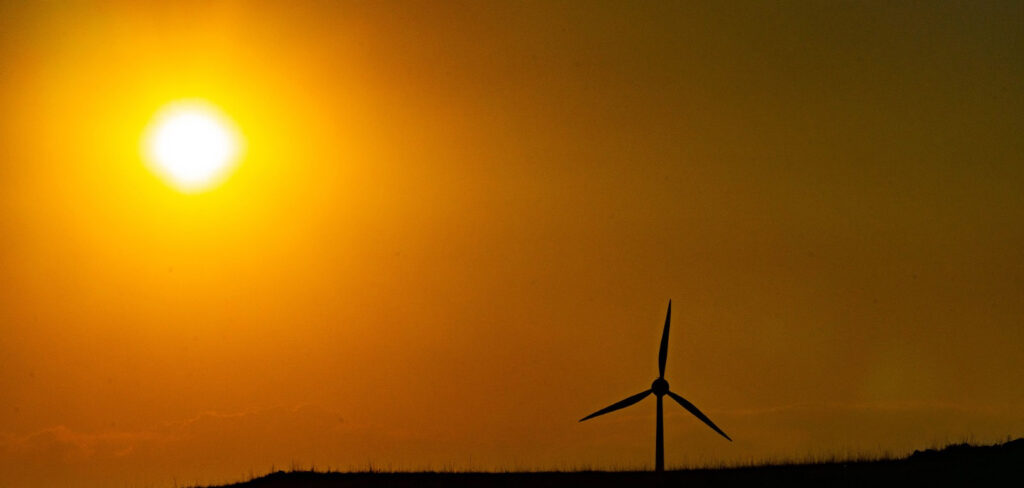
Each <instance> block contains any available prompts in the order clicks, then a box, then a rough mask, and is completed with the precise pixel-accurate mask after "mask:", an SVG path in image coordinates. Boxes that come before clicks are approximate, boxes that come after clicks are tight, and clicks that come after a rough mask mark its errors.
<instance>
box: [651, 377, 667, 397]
mask: <svg viewBox="0 0 1024 488" xmlns="http://www.w3.org/2000/svg"><path fill="white" fill-rule="evenodd" d="M651 391H652V392H654V394H655V395H658V396H665V394H666V393H668V381H665V378H658V379H656V380H654V383H651Z"/></svg>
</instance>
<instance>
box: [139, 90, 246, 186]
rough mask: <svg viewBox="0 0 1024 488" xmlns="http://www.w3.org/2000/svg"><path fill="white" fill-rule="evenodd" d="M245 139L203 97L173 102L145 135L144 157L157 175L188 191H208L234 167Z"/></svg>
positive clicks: (227, 119) (159, 115)
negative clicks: (201, 98)
mask: <svg viewBox="0 0 1024 488" xmlns="http://www.w3.org/2000/svg"><path fill="white" fill-rule="evenodd" d="M241 147H242V138H241V136H240V134H239V132H238V130H237V129H236V128H235V126H234V124H233V123H232V122H231V120H230V119H229V118H228V117H227V116H226V115H224V114H223V113H222V112H221V111H220V110H218V109H217V107H215V106H213V105H212V104H210V103H207V102H205V101H202V100H183V101H178V102H174V103H171V104H169V105H167V106H166V107H164V108H163V109H161V110H160V111H159V112H157V114H156V115H155V116H154V118H153V121H152V122H151V123H150V125H149V127H148V128H147V129H146V132H145V134H144V135H143V144H142V148H143V153H144V157H145V159H146V161H147V163H148V164H149V166H150V168H152V169H153V170H154V171H155V172H156V173H157V174H159V175H160V176H161V177H163V178H164V179H165V180H166V181H167V182H168V183H170V184H171V185H173V186H174V187H176V188H178V189H179V190H181V191H183V192H186V193H195V192H200V191H203V190H207V189H209V188H211V187H213V186H214V185H216V184H217V183H220V182H221V181H222V180H223V179H224V178H225V177H227V176H228V174H229V173H230V172H231V170H232V169H234V167H235V165H236V163H237V161H238V157H239V153H240V152H241Z"/></svg>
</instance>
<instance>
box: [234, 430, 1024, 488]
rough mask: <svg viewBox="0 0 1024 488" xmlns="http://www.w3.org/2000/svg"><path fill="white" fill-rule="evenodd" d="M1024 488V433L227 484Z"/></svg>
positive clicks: (301, 475) (280, 475)
mask: <svg viewBox="0 0 1024 488" xmlns="http://www.w3.org/2000/svg"><path fill="white" fill-rule="evenodd" d="M994 485H1008V486H1024V438H1021V439H1017V440H1014V441H1011V442H1007V443H1004V444H998V445H992V446H971V445H968V444H958V445H951V446H948V447H946V448H944V449H941V450H934V449H929V450H926V451H916V452H914V453H913V454H912V455H910V456H908V457H906V458H902V459H887V460H875V461H851V462H827V463H807V464H785V465H765V466H750V467H738V468H723V469H688V470H678V471H669V472H666V473H664V474H661V475H658V474H655V473H651V472H636V471H632V472H630V471H576V472H509V473H438V472H417V473H412V472H394V473H376V472H361V473H321V472H311V471H293V472H284V471H278V472H275V473H271V474H268V475H266V476H263V477H260V478H256V479H252V480H249V481H246V482H242V483H235V484H232V485H226V486H224V487H221V488H295V487H303V488H370V487H393V488H404V487H409V488H412V487H417V488H419V487H457V488H459V487H466V488H476V487H480V488H484V487H488V488H490V487H509V488H511V487H530V488H544V487H565V486H588V487H604V486H623V487H625V486H713V487H728V486H758V487H787V488H792V487H802V486H808V487H810V486H815V487H817V486H872V487H876V486H891V487H926V486H927V487H933V486H994Z"/></svg>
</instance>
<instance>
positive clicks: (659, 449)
mask: <svg viewBox="0 0 1024 488" xmlns="http://www.w3.org/2000/svg"><path fill="white" fill-rule="evenodd" d="M671 319H672V300H669V301H668V315H666V316H665V330H664V331H663V332H662V333H661V351H659V352H658V378H657V379H656V380H654V383H651V388H650V389H649V390H645V391H642V392H640V393H637V394H636V395H633V396H631V397H629V398H627V399H625V400H622V401H621V402H618V403H613V404H611V405H609V406H607V407H604V408H602V409H601V410H598V411H596V412H594V413H592V414H590V415H587V416H586V417H583V418H581V419H580V422H583V421H584V420H587V419H592V418H594V417H597V416H598V415H604V414H606V413H609V412H614V411H616V410H619V409H622V408H626V407H628V406H630V405H632V404H634V403H636V402H639V401H640V400H643V399H644V398H647V396H648V395H650V394H651V393H654V395H655V396H656V397H657V398H658V427H657V431H656V434H655V438H654V439H655V440H654V471H656V472H658V473H660V472H663V471H665V432H664V421H663V420H662V415H663V414H662V405H661V398H662V397H663V396H665V395H668V396H670V397H672V399H673V400H675V401H676V402H678V403H679V404H680V405H682V406H683V408H685V409H686V410H688V411H689V412H690V413H692V414H693V415H694V416H695V417H697V418H698V419H700V421H701V422H704V423H705V424H707V425H708V427H711V428H712V429H714V431H715V432H718V433H719V434H722V437H725V438H726V439H729V442H732V439H731V438H729V436H727V435H725V432H722V429H719V428H718V426H717V425H715V423H714V422H712V421H711V419H709V418H708V417H707V416H706V415H704V414H703V413H701V411H700V410H698V409H697V407H696V406H694V404H692V403H690V402H688V401H686V399H685V398H683V397H681V396H679V395H676V394H675V393H673V392H671V391H669V389H668V381H665V360H666V359H668V324H669V321H670V320H671Z"/></svg>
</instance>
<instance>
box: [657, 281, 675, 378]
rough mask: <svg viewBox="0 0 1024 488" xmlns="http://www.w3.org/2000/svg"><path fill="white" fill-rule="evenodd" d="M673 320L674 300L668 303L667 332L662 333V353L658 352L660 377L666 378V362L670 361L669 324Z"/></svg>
mask: <svg viewBox="0 0 1024 488" xmlns="http://www.w3.org/2000/svg"><path fill="white" fill-rule="evenodd" d="M671 319H672V300H669V301H668V314H667V315H665V330H664V331H662V332H661V351H659V352H658V377H659V378H664V377H665V361H666V360H668V323H669V321H670V320H671Z"/></svg>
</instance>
